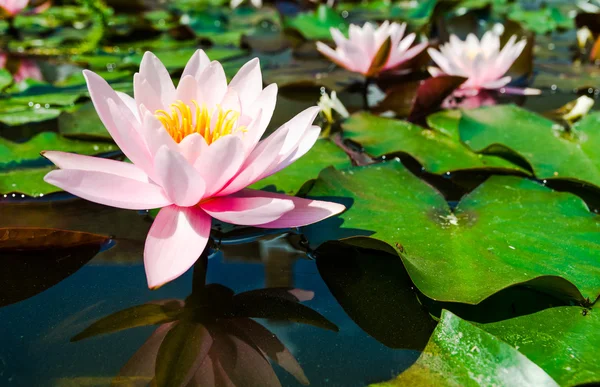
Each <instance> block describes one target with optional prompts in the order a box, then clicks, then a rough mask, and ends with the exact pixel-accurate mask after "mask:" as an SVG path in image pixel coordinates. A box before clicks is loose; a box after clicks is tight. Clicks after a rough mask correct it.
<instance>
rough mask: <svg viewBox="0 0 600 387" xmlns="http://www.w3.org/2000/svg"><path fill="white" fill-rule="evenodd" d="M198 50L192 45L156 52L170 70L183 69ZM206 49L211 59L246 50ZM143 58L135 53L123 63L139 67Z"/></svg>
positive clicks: (237, 53)
mask: <svg viewBox="0 0 600 387" xmlns="http://www.w3.org/2000/svg"><path fill="white" fill-rule="evenodd" d="M196 50H197V48H195V47H190V48H185V49H180V50H172V51H156V52H154V54H156V56H157V57H158V58H159V59H160V60H161V61H162V62H163V64H164V65H165V67H166V68H167V69H168V70H169V71H174V70H180V69H183V68H184V67H185V65H186V64H187V62H188V61H189V60H190V58H191V57H192V55H193V54H194V53H195V52H196ZM205 51H206V55H208V57H209V58H210V60H218V61H223V60H226V59H230V58H233V57H236V56H239V55H242V54H243V53H244V51H242V50H240V49H237V48H211V49H207V50H205ZM142 58H143V54H134V55H131V56H127V57H125V58H124V59H123V63H125V64H133V65H135V66H136V67H137V66H139V65H140V63H142Z"/></svg>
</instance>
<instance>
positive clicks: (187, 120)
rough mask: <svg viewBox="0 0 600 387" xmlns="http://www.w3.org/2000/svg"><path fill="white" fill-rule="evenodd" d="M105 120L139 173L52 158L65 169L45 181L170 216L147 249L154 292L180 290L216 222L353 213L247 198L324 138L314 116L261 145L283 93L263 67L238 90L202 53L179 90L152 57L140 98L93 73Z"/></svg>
mask: <svg viewBox="0 0 600 387" xmlns="http://www.w3.org/2000/svg"><path fill="white" fill-rule="evenodd" d="M84 75H85V78H86V80H87V84H88V89H89V92H90V96H91V98H92V101H93V103H94V106H95V107H96V111H97V112H98V115H99V116H100V118H101V119H102V121H103V123H104V125H105V126H106V128H107V129H108V131H109V132H110V134H111V136H112V138H113V139H114V141H115V142H116V143H117V145H119V147H120V148H121V150H122V151H123V153H124V154H125V155H126V156H127V157H128V158H129V159H130V160H131V161H132V162H133V164H129V163H125V162H119V161H114V160H108V159H103V158H96V157H89V156H81V155H76V154H70V153H63V152H45V153H44V156H46V157H47V158H48V159H50V160H51V161H52V162H53V163H54V164H56V165H57V166H58V167H59V168H61V169H59V170H55V171H52V172H50V173H49V174H48V175H46V177H45V180H46V182H48V183H50V184H53V185H55V186H57V187H60V188H62V189H64V190H65V191H68V192H70V193H72V194H73V195H77V196H79V197H81V198H84V199H87V200H90V201H93V202H96V203H101V204H105V205H109V206H113V207H118V208H126V209H132V210H141V209H148V208H162V209H161V210H160V212H159V214H158V216H157V217H156V220H155V221H154V224H153V225H152V228H151V229H150V232H149V234H148V238H147V240H146V246H145V250H144V263H145V267H146V275H147V278H148V285H149V287H151V288H156V287H159V286H161V285H163V284H164V283H166V282H168V281H171V280H173V279H175V278H177V277H179V276H180V275H181V274H183V273H184V272H185V271H187V269H189V268H190V267H191V266H192V265H193V264H194V262H195V261H196V260H197V259H198V257H199V256H200V254H201V253H202V251H203V250H204V248H205V246H206V244H207V242H208V239H209V234H210V228H211V218H212V217H214V218H216V219H219V220H221V221H223V222H228V223H233V224H239V225H248V226H257V227H262V228H287V227H298V226H304V225H307V224H311V223H314V222H318V221H320V220H322V219H325V218H328V217H330V216H333V215H336V214H338V213H340V212H342V211H343V210H344V206H342V205H340V204H337V203H329V202H323V201H317V200H309V199H302V198H297V197H291V196H286V195H281V194H274V193H268V192H263V191H256V190H251V189H246V187H247V186H249V185H251V184H253V183H254V182H256V181H258V180H260V179H263V178H265V177H267V176H269V175H272V174H274V173H276V172H278V171H280V170H281V169H283V168H285V167H286V166H288V165H290V164H291V163H293V162H294V161H296V160H297V159H298V158H300V157H301V156H302V155H304V154H305V153H306V152H307V151H308V150H309V149H310V148H311V147H312V146H313V144H314V143H315V142H316V140H317V138H318V137H319V133H320V128H319V127H318V126H313V125H312V122H313V121H314V119H315V117H316V115H317V114H318V113H319V108H318V107H316V106H315V107H311V108H308V109H306V110H304V111H303V112H301V113H299V114H298V115H297V116H296V117H294V118H292V119H291V120H290V121H288V122H287V123H285V124H284V125H283V126H281V127H280V128H279V129H277V130H276V131H275V132H274V133H273V134H271V135H270V136H269V137H268V138H266V139H264V140H262V141H260V139H261V137H262V136H263V134H264V132H265V130H266V128H267V125H268V124H269V122H270V120H271V116H272V115H273V111H274V109H275V103H276V100H277V85H275V84H272V85H269V86H267V87H266V88H265V89H263V82H262V74H261V70H260V64H259V61H258V59H253V60H251V61H249V62H248V63H246V64H245V65H244V66H242V68H241V69H240V70H239V71H238V73H237V75H236V76H235V77H233V79H232V80H231V82H230V83H229V85H227V79H226V77H225V72H224V71H223V67H222V66H221V64H220V63H219V62H217V61H213V62H210V60H209V59H208V57H207V56H206V54H205V53H204V51H202V50H199V51H197V52H196V53H195V54H194V55H193V56H192V58H191V59H190V61H189V62H188V64H187V66H186V67H185V70H184V72H183V75H182V77H181V81H180V82H179V85H178V87H177V88H175V87H174V86H173V82H172V81H171V77H170V75H169V72H168V71H167V69H166V68H165V66H164V65H163V64H162V63H161V61H160V60H159V59H158V58H157V57H156V56H155V55H153V54H152V53H149V52H147V53H146V54H145V55H144V57H143V60H142V63H141V66H140V72H139V73H137V74H135V75H134V78H133V80H134V96H135V99H134V98H131V97H130V96H128V95H126V94H123V93H120V92H115V91H114V90H113V89H112V88H111V87H110V86H109V85H108V83H107V82H106V81H105V80H104V79H102V78H101V77H100V76H98V75H97V74H95V73H93V72H91V71H87V70H86V71H84Z"/></svg>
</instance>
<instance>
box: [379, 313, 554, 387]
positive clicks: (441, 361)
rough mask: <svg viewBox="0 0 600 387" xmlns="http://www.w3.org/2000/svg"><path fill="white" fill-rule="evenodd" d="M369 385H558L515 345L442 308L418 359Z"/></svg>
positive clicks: (390, 386)
mask: <svg viewBox="0 0 600 387" xmlns="http://www.w3.org/2000/svg"><path fill="white" fill-rule="evenodd" d="M372 386H373V387H399V386H417V387H418V386H456V387H458V386H461V387H469V386H473V387H479V386H523V387H525V386H531V387H540V386H548V387H550V386H558V384H557V383H556V382H555V381H554V380H553V379H552V378H551V377H550V376H549V375H548V374H546V373H545V372H544V370H542V369H541V368H540V367H539V366H537V365H536V364H535V363H533V362H532V361H531V360H529V359H528V358H527V357H525V356H524V355H523V354H521V353H519V351H517V350H516V349H515V348H513V347H511V346H510V345H508V344H506V343H505V342H503V341H501V340H499V339H498V338H496V337H494V336H492V335H490V334H489V333H486V332H485V331H483V330H481V329H479V328H477V327H475V326H474V325H472V324H470V323H469V322H467V321H465V320H461V319H460V318H459V317H457V316H455V315H454V314H452V313H451V312H448V311H444V312H443V314H442V318H441V320H440V322H439V324H438V326H437V328H436V329H435V331H434V332H433V335H432V336H431V339H430V340H429V343H428V344H427V347H426V348H425V351H424V352H423V353H422V354H421V356H420V357H419V359H418V360H417V362H416V363H415V364H414V365H413V366H411V367H410V368H409V369H408V370H406V371H405V372H404V373H402V374H400V376H398V377H397V378H396V379H395V380H392V381H389V382H386V383H380V384H374V385H372Z"/></svg>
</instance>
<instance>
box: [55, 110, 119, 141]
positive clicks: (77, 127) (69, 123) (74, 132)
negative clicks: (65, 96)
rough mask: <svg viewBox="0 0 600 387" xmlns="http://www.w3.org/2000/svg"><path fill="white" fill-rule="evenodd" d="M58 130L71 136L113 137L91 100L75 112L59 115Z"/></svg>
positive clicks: (104, 138) (106, 138)
mask: <svg viewBox="0 0 600 387" xmlns="http://www.w3.org/2000/svg"><path fill="white" fill-rule="evenodd" d="M58 131H59V132H60V133H61V134H63V135H65V136H69V137H77V138H91V139H102V140H111V141H112V137H111V136H110V134H109V133H108V130H106V127H105V126H104V124H103V123H102V121H101V120H100V117H99V116H98V112H97V111H96V108H94V104H93V103H92V102H91V101H90V102H87V103H85V104H83V105H81V106H80V107H79V108H78V109H77V110H75V111H73V112H64V113H62V114H61V115H60V117H58Z"/></svg>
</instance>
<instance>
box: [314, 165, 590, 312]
mask: <svg viewBox="0 0 600 387" xmlns="http://www.w3.org/2000/svg"><path fill="white" fill-rule="evenodd" d="M309 195H310V196H311V197H324V198H326V199H327V200H334V201H338V202H340V203H342V204H345V205H346V206H347V207H349V209H348V210H346V212H344V213H342V214H341V215H340V216H339V218H333V219H328V220H325V221H323V222H321V223H320V224H319V227H318V229H317V228H314V227H311V226H309V227H307V228H305V233H306V235H307V237H308V239H309V240H310V241H311V242H312V243H313V244H318V243H319V242H323V241H325V240H331V239H340V238H344V237H352V236H370V237H372V238H376V239H379V240H382V241H384V242H386V243H388V244H389V245H390V246H393V247H395V249H396V251H397V252H398V253H399V255H400V256H401V258H402V260H403V261H404V264H405V266H406V269H407V270H408V273H409V275H410V277H411V279H412V280H413V281H414V283H415V285H416V286H417V288H418V289H419V290H420V291H421V292H423V293H424V294H425V295H426V296H427V297H429V298H431V299H434V300H438V301H453V302H462V303H466V304H477V303H479V302H481V301H483V300H484V299H486V298H488V297H489V296H491V295H493V294H494V293H497V292H498V291H500V290H502V289H504V288H507V287H509V286H512V285H516V284H522V283H528V285H530V286H532V287H536V288H538V289H540V290H542V291H546V292H548V293H552V294H557V295H558V296H561V297H562V298H564V299H574V300H577V301H578V302H584V301H585V299H586V298H589V299H596V297H598V295H599V294H600V265H599V263H600V253H599V252H598V251H600V250H599V243H600V218H599V217H598V216H597V215H594V214H592V213H590V211H589V210H588V208H587V207H586V205H585V204H584V203H583V201H582V200H581V199H579V198H578V197H576V196H574V195H572V194H568V193H559V192H554V191H552V190H550V189H549V188H547V187H544V186H542V185H540V184H537V183H535V182H533V181H530V180H526V179H522V178H518V177H514V176H492V177H491V178H489V179H488V180H487V181H486V182H485V183H483V184H482V185H481V186H479V187H478V188H477V189H475V191H473V192H472V193H470V194H468V195H466V196H465V197H463V199H462V200H461V201H460V203H459V204H458V206H457V207H456V209H455V210H454V211H452V210H451V209H450V207H449V206H448V204H447V203H446V201H445V199H444V198H443V197H442V195H441V194H440V193H439V192H438V191H436V190H434V189H433V188H432V187H430V186H429V185H427V184H426V183H424V182H423V181H421V180H420V179H418V178H416V177H415V176H414V175H412V174H411V173H410V172H408V170H407V169H406V168H405V167H404V166H403V165H402V164H401V163H399V162H395V161H394V162H388V163H384V164H375V165H372V166H367V167H355V168H350V169H346V170H342V171H336V170H334V169H326V170H325V171H323V172H322V173H321V175H320V176H319V179H317V180H316V182H315V184H314V186H313V188H312V189H311V191H310V192H309ZM382 203H383V205H382ZM340 221H341V222H342V224H341V226H340ZM324 229H327V230H328V232H327V233H325V234H324V233H323V232H322V230H324ZM557 241H560V243H558V242H557ZM541 279H544V280H541ZM567 281H568V282H570V284H569V283H568V282H567ZM571 284H573V285H575V286H576V287H577V289H578V290H579V292H577V291H573V287H572V285H571ZM582 294H583V295H582Z"/></svg>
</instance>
